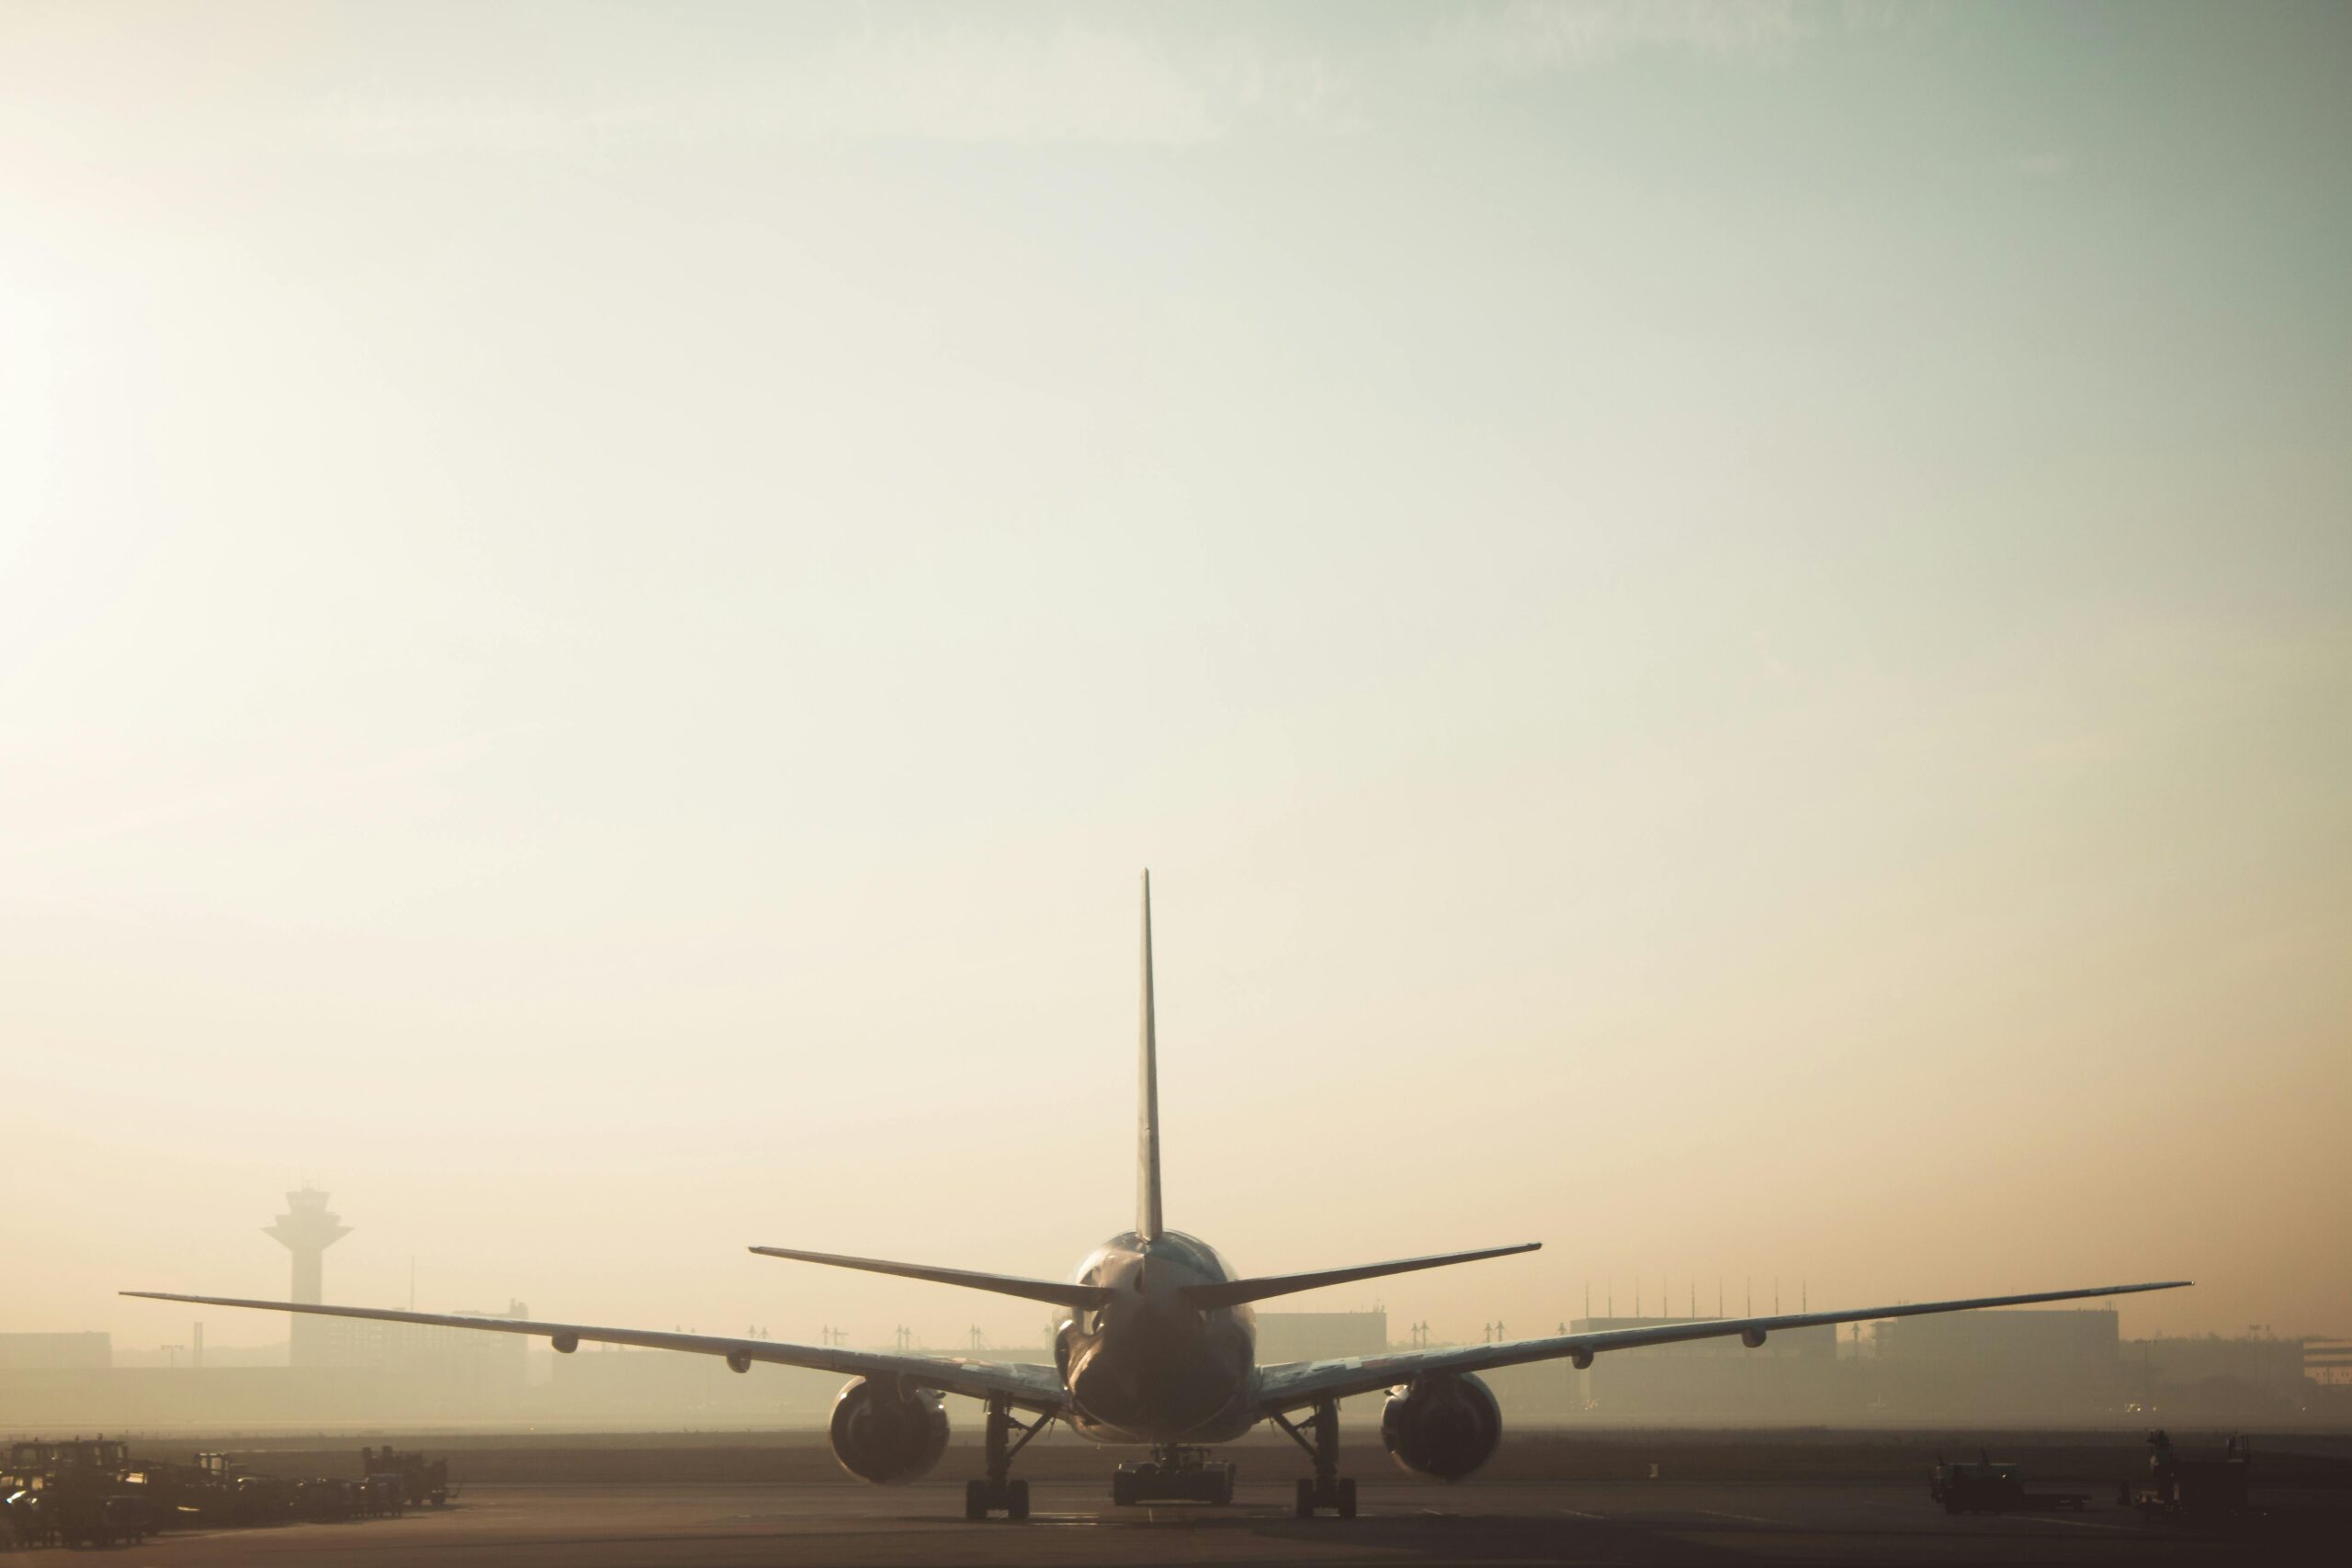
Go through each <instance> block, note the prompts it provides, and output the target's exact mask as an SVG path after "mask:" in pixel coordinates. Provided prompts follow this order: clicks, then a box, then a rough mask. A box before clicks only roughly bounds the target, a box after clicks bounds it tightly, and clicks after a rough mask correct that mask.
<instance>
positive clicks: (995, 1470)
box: [964, 1399, 1053, 1520]
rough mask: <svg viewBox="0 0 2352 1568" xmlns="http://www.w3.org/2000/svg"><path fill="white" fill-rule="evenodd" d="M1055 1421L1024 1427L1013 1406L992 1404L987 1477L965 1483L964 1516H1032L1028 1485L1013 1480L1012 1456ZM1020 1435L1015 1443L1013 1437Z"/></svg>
mask: <svg viewBox="0 0 2352 1568" xmlns="http://www.w3.org/2000/svg"><path fill="white" fill-rule="evenodd" d="M1052 1420H1053V1417H1052V1416H1038V1417H1037V1418H1036V1419H1035V1421H1033V1422H1031V1423H1030V1424H1029V1425H1028V1426H1026V1427H1024V1426H1023V1425H1022V1424H1021V1423H1020V1422H1018V1421H1015V1420H1014V1419H1013V1418H1012V1405H1010V1404H1006V1403H1005V1402H1004V1401H1003V1400H1001V1399H991V1400H989V1425H988V1433H987V1437H986V1439H985V1442H986V1447H985V1449H984V1450H983V1452H984V1454H985V1456H986V1463H987V1465H988V1474H987V1475H985V1476H982V1477H980V1478H979V1479H978V1480H974V1481H967V1482H966V1483H964V1517H966V1518H967V1519H976V1520H977V1519H985V1518H987V1517H989V1515H990V1514H998V1513H1001V1514H1002V1515H1003V1516H1004V1517H1006V1518H1008V1519H1025V1518H1027V1517H1029V1483H1027V1482H1026V1481H1015V1480H1013V1479H1012V1456H1013V1455H1015V1454H1017V1453H1019V1452H1020V1451H1021V1450H1023V1449H1025V1448H1027V1447H1028V1446H1029V1439H1030V1438H1034V1437H1035V1436H1036V1435H1037V1434H1038V1433H1040V1432H1042V1431H1044V1430H1045V1429H1046V1426H1047V1425H1048V1424H1049V1423H1050V1422H1051V1421H1052ZM1015 1432H1018V1433H1020V1434H1021V1440H1020V1441H1019V1442H1017V1443H1016V1442H1014V1441H1013V1440H1012V1434H1013V1433H1015Z"/></svg>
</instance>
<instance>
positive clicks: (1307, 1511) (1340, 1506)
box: [1274, 1399, 1356, 1519]
mask: <svg viewBox="0 0 2352 1568" xmlns="http://www.w3.org/2000/svg"><path fill="white" fill-rule="evenodd" d="M1274 1425H1275V1426H1277V1427H1281V1428H1282V1429H1283V1431H1285V1432H1287V1433H1289V1434H1290V1440H1291V1441H1292V1442H1294V1443H1296V1444H1297V1445H1298V1446H1299V1447H1300V1448H1302V1449H1305V1450H1306V1455H1307V1457H1308V1458H1309V1459H1311V1460H1313V1461H1315V1474H1314V1476H1313V1478H1312V1479H1309V1478H1307V1477H1306V1476H1301V1477H1300V1478H1299V1483H1298V1500H1297V1509H1298V1517H1300V1518H1302V1519H1311V1518H1313V1517H1315V1516H1316V1515H1317V1514H1318V1513H1321V1512H1322V1511H1323V1510H1325V1509H1327V1508H1328V1509H1329V1510H1330V1511H1331V1512H1332V1513H1335V1514H1337V1515H1339V1516H1340V1517H1341V1518H1343V1519H1352V1518H1354V1517H1356V1483H1355V1480H1354V1478H1353V1477H1352V1476H1343V1475H1341V1474H1340V1404H1339V1401H1337V1400H1334V1399H1327V1400H1324V1401H1322V1402H1321V1403H1320V1404H1317V1405H1316V1406H1315V1414H1314V1415H1312V1416H1308V1417H1307V1418H1306V1427H1307V1432H1312V1433H1313V1434H1314V1437H1313V1438H1312V1440H1310V1439H1309V1438H1308V1437H1307V1433H1306V1432H1301V1431H1300V1430H1299V1429H1298V1427H1296V1426H1295V1425H1293V1424H1292V1422H1291V1420H1290V1418H1289V1417H1288V1416H1283V1415H1282V1414H1281V1413H1280V1412H1276V1413H1275V1416H1274Z"/></svg>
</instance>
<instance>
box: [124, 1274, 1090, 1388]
mask: <svg viewBox="0 0 2352 1568" xmlns="http://www.w3.org/2000/svg"><path fill="white" fill-rule="evenodd" d="M122 1294H124V1295H126V1296H139V1297H141V1298H143V1299H145V1300H147V1301H155V1302H187V1303H193V1304H194V1305H197V1306H221V1307H251V1308H254V1309H255V1310H258V1311H261V1312H303V1313H316V1314H319V1315H320V1316H322V1317H364V1318H373V1319H374V1320H376V1321H377V1322H379V1323H422V1324H427V1325H432V1326H433V1327H435V1328H476V1329H486V1330H488V1331H490V1332H492V1333H495V1334H529V1335H541V1336H545V1337H547V1338H548V1340H550V1341H552V1342H553V1343H554V1344H555V1346H556V1347H557V1348H559V1349H562V1348H570V1347H576V1346H578V1345H580V1344H582V1343H583V1342H585V1343H588V1344H594V1345H634V1346H637V1347H639V1348H643V1349H648V1350H684V1351H688V1352H691V1353H693V1354H695V1355H701V1356H724V1357H725V1358H727V1363H728V1365H729V1366H730V1367H733V1368H734V1369H735V1370H736V1371H750V1370H751V1365H752V1362H753V1361H769V1362H773V1363H775V1365H778V1366H785V1367H813V1368H815V1369H816V1370H817V1371H825V1372H841V1373H843V1374H845V1375H847V1376H850V1377H866V1378H899V1379H902V1380H904V1381H905V1382H907V1383H909V1384H911V1385H912V1386H914V1387H916V1388H932V1389H937V1390H939V1391H940V1392H942V1393H961V1394H968V1395H970V1396H971V1397H972V1398H974V1399H1003V1400H1008V1401H1010V1402H1011V1403H1012V1404H1015V1405H1018V1406H1020V1407H1021V1408H1023V1409H1025V1410H1036V1411H1042V1412H1045V1413H1046V1414H1047V1415H1054V1416H1058V1415H1060V1414H1062V1413H1063V1412H1064V1411H1066V1410H1067V1409H1069V1392H1068V1391H1067V1390H1066V1389H1064V1388H1063V1386H1062V1380H1061V1374H1060V1373H1059V1372H1058V1371H1055V1369H1053V1368H1052V1367H1046V1366H1039V1365H1036V1364H1035V1363H1034V1362H1025V1361H982V1360H977V1359H973V1358H971V1357H969V1356H914V1355H903V1356H901V1355H890V1354H888V1353H886V1352H883V1351H879V1350H852V1349H848V1348H840V1347H833V1346H815V1345H787V1344H785V1343H783V1342H782V1341H780V1340H775V1339H729V1338H726V1337H721V1336H718V1335H715V1334H665V1333H662V1332H660V1331H658V1330H655V1329H647V1328H599V1327H596V1326H595V1325H592V1324H584V1323H538V1322H534V1321H529V1320H526V1319H523V1318H512V1317H465V1316H459V1315H457V1314H450V1313H435V1312H392V1311H389V1310H387V1309H385V1308H382V1307H346V1306H316V1305H311V1304H309V1303H302V1302H258V1301H240V1300H238V1299H236V1298H234V1297H232V1296H182V1295H174V1294H172V1293H170V1292H164V1291H125V1292H122ZM567 1341H568V1342H569V1346H567V1343H566V1342H567Z"/></svg>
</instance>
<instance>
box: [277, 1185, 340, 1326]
mask: <svg viewBox="0 0 2352 1568" xmlns="http://www.w3.org/2000/svg"><path fill="white" fill-rule="evenodd" d="M262 1234H263V1235H270V1236H276V1237H277V1240H278V1242H279V1243H280V1244H281V1245H283V1246H284V1247H285V1248H286V1250H287V1251H288V1252H290V1253H292V1254H293V1255H294V1288H293V1291H292V1293H291V1294H289V1295H288V1297H287V1300H288V1301H295V1302H313V1303H315V1302H318V1301H321V1300H323V1299H324V1298H323V1297H322V1295H321V1293H320V1292H321V1281H322V1268H321V1265H322V1262H323V1261H324V1259H325V1257H326V1250H327V1248H328V1247H333V1246H334V1244H335V1243H336V1242H338V1241H341V1240H342V1239H343V1238H344V1237H345V1236H347V1235H350V1234H351V1227H350V1226H349V1225H346V1224H344V1223H343V1221H342V1220H340V1219H338V1218H337V1217H336V1216H334V1215H333V1214H330V1213H327V1195H326V1194H325V1193H323V1192H322V1191H320V1190H317V1189H316V1188H314V1187H312V1186H311V1185H310V1184H309V1183H308V1182H305V1183H303V1185H302V1190H300V1192H288V1194H287V1195H286V1213H282V1214H280V1215H278V1216H277V1224H273V1225H266V1226H265V1227H263V1230H262ZM292 1318H293V1321H292V1322H291V1323H290V1324H288V1344H287V1359H288V1361H289V1362H290V1363H291V1364H293V1365H295V1366H298V1367H316V1366H322V1365H323V1364H325V1363H326V1362H327V1361H329V1360H331V1359H333V1358H332V1357H331V1356H330V1355H328V1354H327V1353H326V1351H327V1348H326V1344H325V1340H326V1338H327V1333H326V1329H327V1320H326V1319H323V1318H319V1317H315V1316H313V1315H311V1314H309V1313H303V1312H298V1313H295V1314H292Z"/></svg>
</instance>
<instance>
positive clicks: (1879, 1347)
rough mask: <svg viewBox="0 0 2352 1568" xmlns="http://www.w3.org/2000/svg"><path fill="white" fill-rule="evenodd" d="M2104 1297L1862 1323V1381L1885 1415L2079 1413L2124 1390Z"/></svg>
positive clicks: (2099, 1408)
mask: <svg viewBox="0 0 2352 1568" xmlns="http://www.w3.org/2000/svg"><path fill="white" fill-rule="evenodd" d="M2116 1324H2117V1319H2116V1314H2115V1309H2114V1308H2112V1307H2079V1308H2073V1307H2069V1308H2059V1309H2055V1310H2049V1309H2041V1310H2025V1311H2019V1310H2015V1309H2009V1310H2004V1311H1999V1312H1953V1313H1935V1314H1928V1315H1926V1316H1922V1317H1896V1318H1888V1319H1885V1320H1884V1321H1882V1322H1879V1323H1875V1324H1872V1325H1871V1352H1872V1353H1871V1386H1872V1388H1873V1390H1874V1392H1875V1395H1876V1399H1877V1401H1878V1402H1880V1403H1881V1404H1883V1408H1884V1410H1885V1411H1886V1412H1887V1413H1888V1414H1890V1415H1917V1416H1922V1417H1926V1416H1934V1417H1937V1418H1939V1419H1967V1418H1972V1417H1973V1418H1986V1419H1999V1418H2004V1417H2009V1416H2033V1417H2039V1418H2049V1417H2056V1416H2095V1415H2098V1414H2099V1413H2102V1412H2107V1411H2117V1410H2120V1409H2121V1408H2122V1407H2123V1404H2125V1402H2126V1401H2127V1399H2128V1398H2129V1394H2128V1393H2127V1389H2128V1387H2129V1380H2128V1379H2127V1378H2126V1376H2125V1375H2124V1368H2123V1364H2122V1361H2121V1359H2120V1354H2119V1346H2120V1340H2119V1338H2118V1336H2117V1332H2116Z"/></svg>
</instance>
